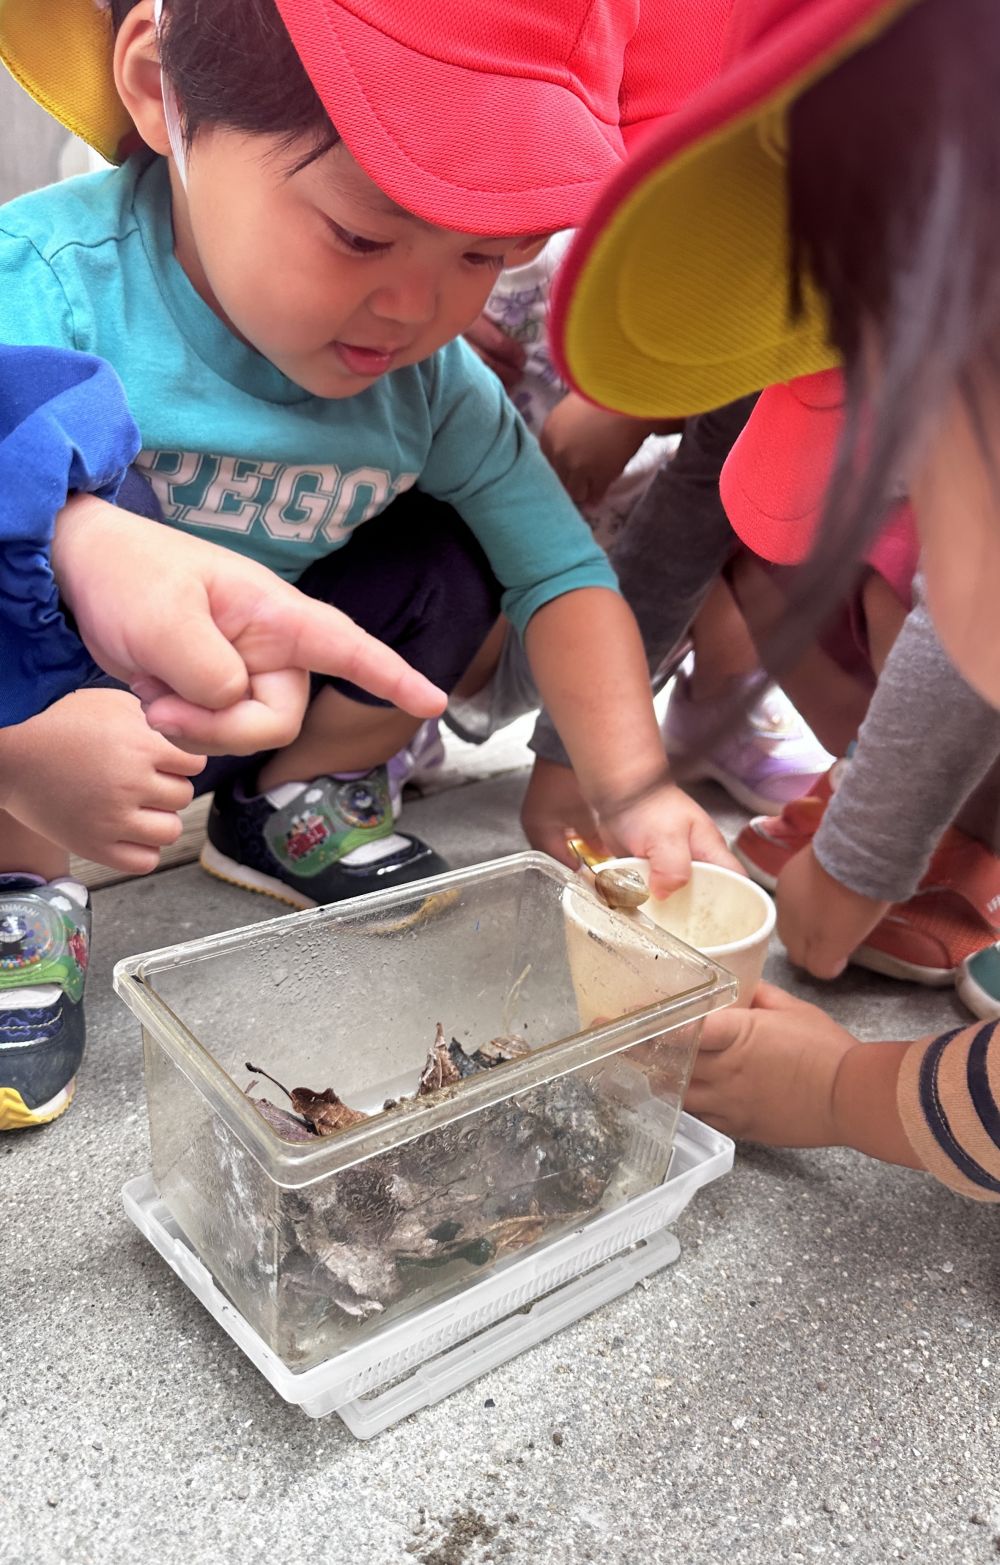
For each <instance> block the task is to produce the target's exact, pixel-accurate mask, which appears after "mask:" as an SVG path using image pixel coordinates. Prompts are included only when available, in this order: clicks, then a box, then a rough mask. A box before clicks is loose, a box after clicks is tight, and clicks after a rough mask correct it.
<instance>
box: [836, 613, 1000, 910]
mask: <svg viewBox="0 0 1000 1565" xmlns="http://www.w3.org/2000/svg"><path fill="white" fill-rule="evenodd" d="M998 755H1000V712H997V711H995V710H994V708H993V707H992V706H990V705H989V704H988V703H987V702H985V701H984V700H982V698H981V697H980V696H978V695H976V693H975V691H973V690H971V689H970V688H969V686H968V685H967V684H966V683H965V681H964V680H963V679H962V678H961V677H960V675H959V674H958V673H957V672H956V671H955V669H954V668H953V667H952V665H951V663H950V662H949V660H948V658H947V657H946V655H945V653H944V651H943V650H942V648H941V645H940V643H939V642H938V639H937V635H936V633H935V631H934V627H933V625H932V624H931V619H930V615H929V614H928V612H927V609H926V607H925V605H924V604H923V602H922V601H920V600H919V599H918V601H917V603H916V606H915V607H914V608H913V610H912V611H911V613H910V614H909V615H908V616H907V619H906V621H905V623H904V625H903V628H902V630H901V631H900V633H899V636H898V637H897V639H896V643H895V646H894V647H893V649H892V651H891V652H890V654H889V657H888V659H887V660H886V664H885V667H884V669H883V670H882V676H881V678H880V679H879V682H878V685H877V687H876V690H875V694H874V695H873V696H872V699H871V705H870V706H869V708H868V714H867V716H866V718H865V720H864V722H863V723H862V725H861V731H860V733H859V734H858V742H857V748H856V750H855V752H854V755H853V756H852V758H851V761H850V763H849V764H848V765H847V766H846V767H845V768H844V771H843V776H842V779H841V781H840V785H839V787H838V789H837V792H836V793H835V794H834V796H833V798H832V800H831V801H830V804H829V805H828V806H827V810H826V813H825V815H824V817H823V820H822V823H821V825H820V828H819V830H818V832H817V833H816V837H815V840H814V843H813V848H814V852H815V854H816V857H817V858H818V860H819V862H820V864H822V866H823V868H824V869H825V870H826V872H827V874H829V875H832V876H833V878H834V879H835V880H839V881H840V883H841V884H842V885H845V886H848V887H850V889H851V890H852V891H856V892H858V893H859V894H860V895H861V896H866V897H874V898H877V899H880V900H885V901H889V902H900V901H904V900H905V899H906V898H907V897H910V896H912V895H913V892H914V891H915V890H916V888H917V886H918V884H919V883H920V879H921V877H922V876H923V874H924V872H925V870H926V869H927V864H928V862H929V860H930V856H931V854H932V852H933V851H934V848H935V847H936V845H937V842H938V839H939V838H940V836H941V835H942V833H943V832H944V831H945V830H946V828H947V827H948V826H949V825H950V824H951V823H952V821H954V820H955V817H956V816H957V815H958V813H959V810H960V809H961V807H962V805H963V803H964V801H965V800H966V799H967V798H968V796H969V794H970V793H971V792H972V791H973V789H975V788H976V787H977V785H978V784H979V783H980V782H981V781H982V779H983V778H984V777H985V775H986V773H987V772H988V771H989V770H990V767H991V766H992V765H993V763H994V762H995V761H996V759H997V757H998ZM998 802H1000V797H998Z"/></svg>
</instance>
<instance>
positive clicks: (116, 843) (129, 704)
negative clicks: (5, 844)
mask: <svg viewBox="0 0 1000 1565" xmlns="http://www.w3.org/2000/svg"><path fill="white" fill-rule="evenodd" d="M204 764H205V758H204V756H201V755H189V754H188V753H187V752H186V751H184V750H179V749H178V748H177V746H176V745H173V744H171V743H170V742H169V741H168V740H166V739H164V738H163V737H162V735H160V734H157V733H154V732H153V730H152V729H151V728H150V727H149V726H148V725H147V723H146V720H145V718H144V717H143V714H142V708H141V707H140V705H139V702H138V701H137V699H136V697H135V696H131V695H129V694H128V692H127V691H125V690H77V691H75V692H74V694H73V695H69V696H64V697H63V699H62V700H61V701H56V702H55V704H54V705H53V706H50V707H49V708H48V710H47V711H45V712H42V713H40V714H39V716H38V717H32V718H30V719H29V720H28V721H27V722H26V723H20V724H18V725H17V726H16V727H14V728H7V729H5V730H4V732H3V740H2V759H0V803H2V805H3V807H4V808H5V809H7V810H9V812H10V813H11V814H12V815H13V816H14V817H15V819H17V820H18V821H20V822H21V823H22V824H23V825H25V826H29V827H30V828H31V829H32V830H33V831H37V832H39V833H40V834H41V835H42V836H43V837H46V838H48V840H49V841H50V842H56V843H58V844H60V846H62V847H64V848H68V849H69V850H70V851H71V852H73V853H78V854H80V855H81V856H82V857H83V858H88V859H94V860H95V861H96V862H97V863H98V864H108V865H110V866H111V868H112V869H120V870H125V871H126V872H127V873H128V874H132V875H145V874H148V873H149V871H150V870H153V869H155V868H156V866H157V863H158V862H159V858H160V849H161V848H164V847H166V846H167V845H168V844H169V843H171V842H176V840H177V838H178V837H179V836H180V834H181V830H182V826H181V822H180V820H179V819H178V816H177V812H178V810H182V809H183V808H184V806H185V805H186V804H190V802H191V799H192V797H193V795H194V789H193V786H192V784H191V782H190V778H191V777H193V776H194V775H195V774H196V773H197V772H200V771H201V769H202V767H203V766H204Z"/></svg>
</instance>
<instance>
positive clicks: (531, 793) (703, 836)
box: [521, 756, 742, 896]
mask: <svg viewBox="0 0 1000 1565" xmlns="http://www.w3.org/2000/svg"><path fill="white" fill-rule="evenodd" d="M521 825H522V826H523V828H524V834H525V836H526V837H527V839H528V841H529V842H530V843H531V845H532V847H533V848H538V849H540V850H541V851H542V852H543V853H548V854H550V855H551V857H552V858H554V859H559V860H560V862H562V863H563V864H569V865H571V866H575V864H576V859H575V857H574V855H573V853H572V851H571V850H570V849H569V848H568V847H567V838H568V837H583V838H584V839H585V840H586V841H587V842H590V843H592V844H597V843H601V842H602V843H603V844H604V846H605V848H606V849H607V853H608V857H609V858H619V857H635V858H648V859H649V862H650V870H651V877H650V878H651V889H652V891H653V894H654V896H667V895H669V893H670V892H671V891H676V890H677V889H678V887H679V886H683V885H684V884H685V883H686V881H687V880H688V878H689V876H690V874H691V860H692V859H704V860H706V861H707V862H708V863H710V864H722V865H723V866H724V867H725V868H726V869H735V870H738V871H739V872H740V873H742V870H741V869H740V865H739V864H738V863H737V862H736V860H735V859H734V858H733V857H732V855H731V854H730V852H729V850H728V848H727V847H726V844H725V842H724V841H723V838H722V836H721V834H720V832H719V830H718V828H717V827H716V825H715V823H714V821H713V820H712V819H711V817H710V816H709V815H707V814H706V813H705V811H704V810H703V809H702V808H701V806H700V805H698V804H696V803H695V802H694V800H693V799H689V798H688V796H687V794H686V793H684V792H683V791H682V790H681V789H680V788H677V787H675V786H674V785H673V784H670V783H667V784H664V786H663V787H662V788H657V789H656V790H654V791H653V792H651V793H649V794H648V795H646V796H645V797H644V798H642V799H641V800H639V801H638V802H637V803H635V804H633V805H630V806H629V807H628V808H627V809H626V810H624V811H622V812H621V814H618V815H615V816H611V817H608V818H607V819H605V820H603V821H601V823H600V824H598V821H597V818H596V816H595V814H594V811H593V810H592V809H591V807H590V805H589V804H588V803H587V800H586V799H585V798H584V795H583V792H582V791H581V788H580V785H579V783H578V782H577V780H576V776H575V774H574V772H573V771H572V769H571V768H570V767H568V766H560V765H558V764H557V763H556V762H555V761H547V760H545V759H543V758H542V757H541V756H539V757H537V758H536V760H535V765H534V770H533V771H532V774H531V781H530V782H529V784H528V790H527V793H526V794H525V796H524V803H523V805H522V807H521Z"/></svg>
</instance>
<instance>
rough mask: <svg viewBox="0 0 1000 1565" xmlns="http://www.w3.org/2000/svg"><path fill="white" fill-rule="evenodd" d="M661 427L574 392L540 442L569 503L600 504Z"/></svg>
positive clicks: (557, 409) (546, 426)
mask: <svg viewBox="0 0 1000 1565" xmlns="http://www.w3.org/2000/svg"><path fill="white" fill-rule="evenodd" d="M659 428H660V426H659V425H654V424H652V423H651V422H650V421H649V420H646V419H638V418H629V417H628V416H627V415H626V414H624V413H610V412H608V411H607V409H605V408H595V407H594V405H593V404H592V403H590V402H587V401H585V400H584V398H583V397H580V396H577V394H576V393H575V392H573V391H570V392H568V393H567V394H566V396H565V397H563V399H562V401H561V402H558V403H557V404H556V406H555V407H554V408H553V409H552V412H551V413H550V414H549V416H548V418H547V419H546V420H545V423H544V425H543V426H542V432H541V434H540V436H539V443H540V445H541V448H542V450H543V452H544V453H545V455H546V456H547V457H548V459H549V461H550V462H551V464H552V466H553V467H554V468H555V470H556V473H557V474H558V476H559V479H560V480H561V482H562V485H563V488H564V489H565V490H566V493H567V494H568V495H569V497H570V499H571V500H572V501H574V503H575V504H576V505H596V504H597V502H598V501H599V500H602V499H603V498H604V496H605V494H606V493H607V491H608V490H609V489H610V487H611V485H612V484H613V483H614V481H615V479H616V478H619V477H620V476H621V474H622V473H623V472H624V470H625V468H626V467H627V466H628V464H629V462H630V461H631V460H632V458H633V457H634V456H635V453H636V452H637V451H638V449H639V447H640V446H641V445H642V443H643V441H644V440H645V439H646V436H647V435H650V434H653V433H654V432H656V431H657V430H658V429H659Z"/></svg>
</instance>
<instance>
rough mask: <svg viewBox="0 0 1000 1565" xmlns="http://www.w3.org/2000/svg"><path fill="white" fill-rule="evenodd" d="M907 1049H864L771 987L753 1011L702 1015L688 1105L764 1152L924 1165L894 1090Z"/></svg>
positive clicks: (764, 988) (812, 1009)
mask: <svg viewBox="0 0 1000 1565" xmlns="http://www.w3.org/2000/svg"><path fill="white" fill-rule="evenodd" d="M909 1047H910V1045H908V1044H905V1043H878V1044H863V1043H860V1042H859V1041H858V1039H857V1038H855V1037H854V1036H853V1034H851V1033H849V1032H848V1031H847V1029H846V1028H845V1027H841V1026H840V1024H839V1023H838V1022H835V1021H833V1019H832V1018H831V1017H829V1016H827V1015H826V1013H825V1012H823V1011H821V1010H820V1009H819V1008H818V1007H817V1006H815V1005H808V1004H807V1003H806V1002H805V1001H804V1000H797V999H795V998H794V997H793V996H792V995H788V994H785V993H784V991H783V990H781V989H777V988H775V987H774V986H773V985H772V984H761V985H759V987H758V989H757V992H756V994H755V995H754V999H753V1004H752V1005H751V1006H750V1007H749V1008H748V1009H745V1008H743V1007H733V1008H732V1009H730V1010H725V1011H718V1012H716V1013H715V1015H713V1016H708V1017H706V1018H705V1021H704V1024H703V1027H702V1034H701V1043H700V1047H699V1052H698V1057H697V1059H696V1061H695V1067H694V1071H693V1072H692V1076H691V1084H690V1087H689V1090H688V1095H687V1097H686V1099H685V1106H686V1107H687V1108H688V1109H689V1110H690V1112H691V1113H692V1114H697V1115H698V1116H699V1118H702V1119H705V1120H706V1121H707V1122H708V1123H709V1124H710V1125H714V1126H716V1128H717V1129H719V1130H722V1131H724V1132H725V1133H726V1134H727V1135H731V1136H735V1137H736V1138H738V1139H740V1140H745V1141H760V1142H763V1143H764V1144H765V1145H767V1146H782V1147H829V1146H849V1147H854V1148H855V1149H856V1150H857V1151H860V1152H866V1153H867V1154H868V1155H869V1156H870V1157H877V1158H879V1159H881V1161H883V1162H886V1163H902V1164H905V1165H906V1166H907V1167H909V1168H921V1167H922V1166H923V1165H922V1164H921V1161H920V1159H919V1158H918V1157H917V1155H916V1153H915V1152H914V1150H913V1148H912V1146H911V1145H910V1142H909V1140H908V1138H907V1136H906V1134H905V1132H904V1130H903V1126H902V1121H901V1119H900V1115H899V1111H898V1108H897V1106H896V1086H897V1080H898V1076H899V1069H900V1064H901V1061H902V1057H903V1055H904V1054H905V1052H906V1050H907V1049H908V1048H909Z"/></svg>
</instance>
